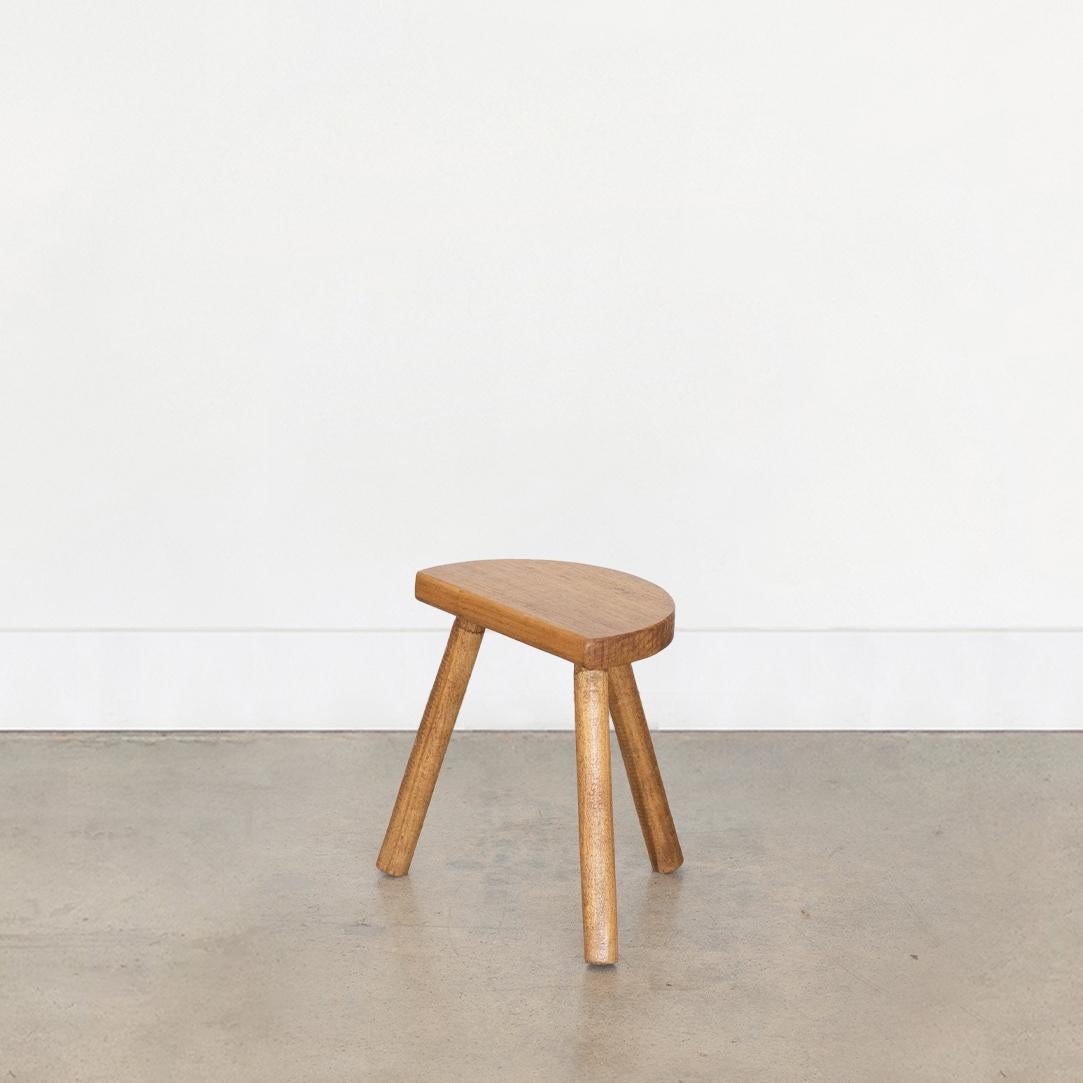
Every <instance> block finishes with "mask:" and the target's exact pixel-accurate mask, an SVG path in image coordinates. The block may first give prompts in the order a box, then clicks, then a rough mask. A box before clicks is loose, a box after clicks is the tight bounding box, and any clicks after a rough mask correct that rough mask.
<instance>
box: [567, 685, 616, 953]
mask: <svg viewBox="0 0 1083 1083" xmlns="http://www.w3.org/2000/svg"><path fill="white" fill-rule="evenodd" d="M608 683H609V682H608V678H607V676H606V673H605V670H602V669H583V668H582V667H581V666H576V667H575V765H576V775H577V779H578V783H579V876H580V881H581V884H582V891H583V955H584V958H585V959H586V960H587V962H588V963H615V962H616V961H617V871H616V864H615V861H614V856H613V791H612V783H611V780H610V769H609V707H608V704H607V702H606V701H607V699H608V692H607V686H608Z"/></svg>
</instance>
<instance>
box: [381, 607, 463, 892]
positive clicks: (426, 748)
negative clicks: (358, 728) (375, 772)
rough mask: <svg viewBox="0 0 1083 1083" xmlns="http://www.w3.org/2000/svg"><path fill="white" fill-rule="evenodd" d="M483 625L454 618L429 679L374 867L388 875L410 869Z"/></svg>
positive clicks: (399, 874)
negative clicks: (426, 696)
mask: <svg viewBox="0 0 1083 1083" xmlns="http://www.w3.org/2000/svg"><path fill="white" fill-rule="evenodd" d="M484 632H485V629H484V628H482V627H481V626H480V625H477V624H471V623H470V622H469V621H465V620H463V619H462V618H461V617H459V618H457V619H456V621H455V624H454V625H453V626H452V629H451V635H449V636H448V641H447V647H445V648H444V657H443V659H442V660H441V662H440V668H439V670H437V673H436V680H435V681H434V682H433V686H432V692H430V693H429V702H428V703H427V704H426V706H425V713H424V714H423V715H422V716H421V725H420V726H418V728H417V737H415V738H414V747H413V750H412V751H411V753H410V759H409V761H408V762H407V764H406V771H405V773H404V774H403V776H402V784H401V785H400V786H399V795H398V797H397V798H396V799H395V808H394V811H393V812H392V813H391V821H390V822H389V823H388V825H387V832H386V834H385V835H384V844H383V846H381V847H380V856H379V857H377V858H376V867H377V868H378V869H381V870H382V871H383V872H386V873H387V874H388V875H389V876H405V875H406V874H407V873H408V872H409V871H410V861H411V860H412V858H413V856H414V848H415V847H416V846H417V838H418V835H420V834H421V825H422V824H424V822H425V813H426V812H427V811H428V808H429V801H430V799H431V798H432V791H433V787H434V786H435V785H436V776H437V775H438V774H439V773H440V765H441V764H442V763H443V762H444V753H445V752H446V751H447V746H448V741H450V740H451V731H452V729H453V728H454V726H455V719H456V718H457V717H458V714H459V707H460V706H461V705H462V701H463V696H464V695H465V694H466V685H467V682H468V681H469V680H470V673H471V671H472V670H473V668H474V659H475V658H477V656H478V648H479V647H480V646H481V637H482V635H483V634H484Z"/></svg>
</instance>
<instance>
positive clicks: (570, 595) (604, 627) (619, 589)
mask: <svg viewBox="0 0 1083 1083" xmlns="http://www.w3.org/2000/svg"><path fill="white" fill-rule="evenodd" d="M415 594H416V596H417V598H418V599H419V600H420V601H422V602H426V603H428V604H429V605H432V606H436V608H438V609H443V610H445V611H446V612H448V613H452V614H454V615H455V623H454V625H453V626H452V629H451V635H450V636H449V637H448V643H447V647H446V649H445V650H444V657H443V660H442V661H441V662H440V668H439V670H438V671H437V674H436V681H435V682H434V684H433V687H432V692H431V693H430V695H429V701H428V704H427V705H426V707H425V713H424V715H423V716H422V718H421V724H420V726H419V727H418V731H417V737H416V739H415V740H414V747H413V750H412V751H411V753H410V759H409V761H408V762H407V764H406V771H405V773H404V774H403V777H402V784H401V785H400V787H399V794H398V797H397V798H396V800H395V807H394V810H393V811H392V813H391V821H390V823H388V825H387V833H386V834H385V835H384V842H383V846H381V847H380V854H379V857H378V858H377V859H376V865H377V867H378V868H380V869H381V870H382V871H383V872H385V873H387V874H388V875H390V876H405V875H406V873H407V872H408V871H409V869H410V861H411V859H412V858H413V856H414V849H415V847H416V846H417V840H418V836H419V835H420V833H421V827H422V824H423V823H424V822H425V813H426V811H427V809H428V807H429V801H430V799H431V798H432V792H433V787H434V786H435V785H436V776H437V775H438V774H439V771H440V764H441V763H442V762H443V759H444V753H445V752H446V751H447V746H448V741H449V740H450V738H451V731H452V729H453V728H454V726H455V719H456V717H457V716H458V713H459V707H460V706H461V704H462V701H463V695H464V694H465V692H466V685H467V683H468V682H469V680H470V673H471V671H472V670H473V668H474V660H475V658H477V654H478V648H479V647H480V646H481V637H482V635H483V634H484V633H485V629H486V628H489V629H491V630H492V631H494V632H500V633H502V634H503V635H506V636H510V637H511V638H512V639H518V640H519V641H521V642H523V643H527V644H529V645H530V646H532V647H537V648H538V649H539V650H543V651H547V652H548V653H550V654H555V655H558V656H559V657H561V658H565V659H567V660H568V661H569V662H572V663H573V664H574V666H575V669H574V686H575V758H576V772H577V779H578V786H579V868H580V877H581V883H582V895H583V953H584V957H585V958H586V961H587V962H588V963H599V964H607V963H615V962H616V961H617V879H616V870H615V867H614V857H613V797H612V784H611V779H610V767H609V763H610V761H609V716H610V713H612V716H613V728H614V729H615V730H616V733H617V742H618V744H619V745H620V750H621V756H622V757H623V759H624V767H625V770H626V771H627V773H628V781H629V783H630V785H631V788H632V798H633V799H634V801H635V807H636V812H637V814H638V815H639V823H640V826H641V827H642V829H643V839H644V841H645V842H646V844H647V855H648V857H649V858H650V862H651V866H652V867H653V868H654V869H655V871H656V872H672V871H673V870H674V869H676V868H678V867H679V866H680V864H681V862H682V861H683V860H684V858H683V855H682V854H681V845H680V843H679V842H678V841H677V832H676V829H675V828H674V826H673V817H672V816H671V815H670V811H669V802H668V801H667V800H666V791H665V788H664V787H663V785H662V776H661V774H660V773H659V771H658V762H657V760H656V759H655V755H654V745H653V744H652V742H651V736H650V731H649V730H648V729H647V720H646V718H645V717H644V714H643V705H642V703H641V702H640V699H639V690H638V689H637V687H636V681H635V676H634V675H633V673H632V665H631V664H632V662H635V661H638V660H639V659H640V658H647V657H649V656H650V655H652V654H657V653H658V651H660V650H662V649H663V648H664V647H666V646H668V644H669V643H670V641H671V640H672V639H673V599H672V598H670V596H669V595H668V594H667V593H666V592H665V591H664V590H662V589H661V587H656V586H655V585H654V584H653V583H648V582H647V581H646V580H644V579H639V578H637V577H636V576H634V575H628V574H626V573H625V572H618V571H613V570H612V569H610V568H596V567H593V566H591V565H588V564H569V563H565V562H563V561H555V560H473V561H467V562H466V563H463V564H445V565H441V566H440V567H436V568H427V569H425V570H424V571H420V572H418V573H417V580H416V583H415Z"/></svg>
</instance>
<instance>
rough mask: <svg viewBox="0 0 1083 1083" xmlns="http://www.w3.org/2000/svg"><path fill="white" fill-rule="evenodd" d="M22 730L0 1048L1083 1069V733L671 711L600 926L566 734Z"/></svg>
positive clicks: (174, 1056)
mask: <svg viewBox="0 0 1083 1083" xmlns="http://www.w3.org/2000/svg"><path fill="white" fill-rule="evenodd" d="M410 739H411V738H410V735H409V734H390V733H368V734H308V735H301V734H270V733H268V734H245V735H218V736H206V735H189V736H185V735H174V736H164V737H158V736H146V735H141V736H139V735H127V736H115V735H113V736H110V735H91V736H86V735H71V736H57V735H44V734H42V735H18V734H7V735H0V1083H7V1081H8V1080H16V1081H34V1083H68V1081H76V1080H78V1081H82V1083H98V1081H101V1083H128V1081H132V1083H171V1081H189V1080H200V1081H203V1080H206V1081H210V1083H228V1081H236V1080H244V1081H253V1083H254V1081H259V1083H279V1081H294V1080H296V1081H302V1080H303V1081H305V1083H338V1081H350V1083H354V1081H360V1080H372V1079H380V1080H439V1081H451V1080H470V1081H478V1080H490V1079H494V1080H495V1079H499V1080H546V1081H553V1080H592V1081H594V1080H611V1079H612V1080H617V1079H620V1080H661V1079H671V1080H738V1081H742V1083H743V1081H750V1080H752V1081H754V1080H770V1081H772V1083H777V1081H788V1080H795V1081H796V1080H829V1081H845V1083H849V1081H876V1083H880V1081H891V1080H906V1081H912V1080H937V1081H940V1080H944V1081H947V1080H951V1081H967V1080H991V1081H1000V1080H1004V1079H1008V1080H1039V1081H1042V1083H1048V1081H1057V1080H1066V1081H1068V1080H1070V1081H1078V1080H1080V1079H1083V905H1081V903H1083V810H1081V808H1080V797H1081V795H1083V734H1067V733H1062V734H1011V735H1005V734H984V735H981V734H969V735H965V734H908V735H893V734H822V733H821V734H783V733H724V734H677V733H667V734H662V735H659V737H658V741H657V744H658V754H659V759H660V762H661V765H662V770H663V772H664V774H665V777H666V781H667V784H668V787H669V793H670V800H671V803H672V805H673V810H674V815H675V818H676V821H677V827H678V830H679V831H680V834H681V839H682V842H683V845H684V852H685V855H686V862H687V863H686V865H685V867H684V869H683V870H682V871H681V872H679V873H677V874H675V875H673V876H669V877H664V876H659V875H656V874H652V873H651V872H650V869H649V866H648V864H647V860H646V857H645V854H644V851H643V845H642V841H641V839H640V837H639V833H638V830H639V829H638V825H637V823H636V819H635V814H634V811H633V809H632V806H631V800H630V798H629V796H628V792H627V787H626V785H625V784H624V779H623V771H622V770H621V768H620V763H619V757H618V759H617V763H616V764H615V765H614V766H615V774H614V779H615V782H617V783H618V785H617V787H616V788H615V801H616V810H615V811H616V816H617V866H618V867H617V875H618V882H619V888H620V922H621V926H620V936H621V952H622V961H621V963H620V965H619V966H618V967H616V968H612V969H604V968H598V969H594V968H588V967H586V966H584V965H583V963H582V962H581V954H580V952H581V939H580V925H579V880H578V871H577V859H578V854H577V848H576V825H575V809H576V801H575V763H574V754H573V743H572V736H571V734H566V733H565V734H544V735H543V734H502V735H495V734H479V733H466V734H462V735H459V736H457V737H456V738H455V739H454V740H453V741H452V745H451V749H450V751H449V753H448V757H447V761H446V763H445V768H444V773H443V776H442V778H441V780H440V785H439V786H438V787H437V791H436V796H435V798H434V801H433V805H432V808H431V809H430V815H429V822H428V824H427V825H426V829H425V832H424V833H423V835H422V838H421V844H420V846H419V848H418V852H417V857H416V859H415V861H414V867H413V871H412V873H411V875H410V876H409V877H408V878H406V879H404V880H391V879H388V878H385V877H383V876H382V875H380V874H379V873H378V872H377V871H376V869H375V868H374V867H373V864H372V863H373V859H374V858H375V855H376V851H377V848H378V846H379V842H380V839H381V837H382V834H383V828H384V824H385V820H386V816H387V814H388V812H389V811H390V808H391V803H392V800H393V798H394V795H395V791H396V788H397V784H398V778H399V774H400V771H401V769H402V767H403V764H404V763H405V760H406V755H407V752H408V748H409V742H410Z"/></svg>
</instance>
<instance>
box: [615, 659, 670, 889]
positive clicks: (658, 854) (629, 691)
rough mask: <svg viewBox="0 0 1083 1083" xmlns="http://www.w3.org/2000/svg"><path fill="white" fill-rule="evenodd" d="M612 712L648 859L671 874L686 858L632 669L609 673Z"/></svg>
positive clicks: (621, 669) (656, 866)
mask: <svg viewBox="0 0 1083 1083" xmlns="http://www.w3.org/2000/svg"><path fill="white" fill-rule="evenodd" d="M609 709H610V710H611V711H612V712H613V728H614V729H615V730H616V731H617V743H618V744H619V745H620V753H621V756H622V757H623V759H624V769H625V771H626V772H627V773H628V782H629V784H630V785H631V787H632V800H633V801H635V805H636V812H637V813H638V814H639V826H640V827H641V828H642V829H643V841H644V842H645V843H646V844H647V856H648V857H649V858H650V859H651V866H652V868H653V869H654V870H655V872H672V871H673V870H674V869H677V868H680V865H681V862H683V861H684V855H683V854H682V853H681V844H680V842H678V840H677V829H676V828H675V827H674V826H673V817H672V815H671V814H670V811H669V802H668V801H667V800H666V789H665V787H664V786H663V785H662V775H661V773H660V772H659V770H658V761H657V759H655V756H654V744H653V742H652V741H651V733H650V730H649V729H647V719H646V718H645V717H644V715H643V704H642V702H641V701H640V698H639V689H638V688H637V687H636V679H635V675H634V674H633V673H632V667H631V666H614V667H613V668H612V669H611V670H609Z"/></svg>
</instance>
